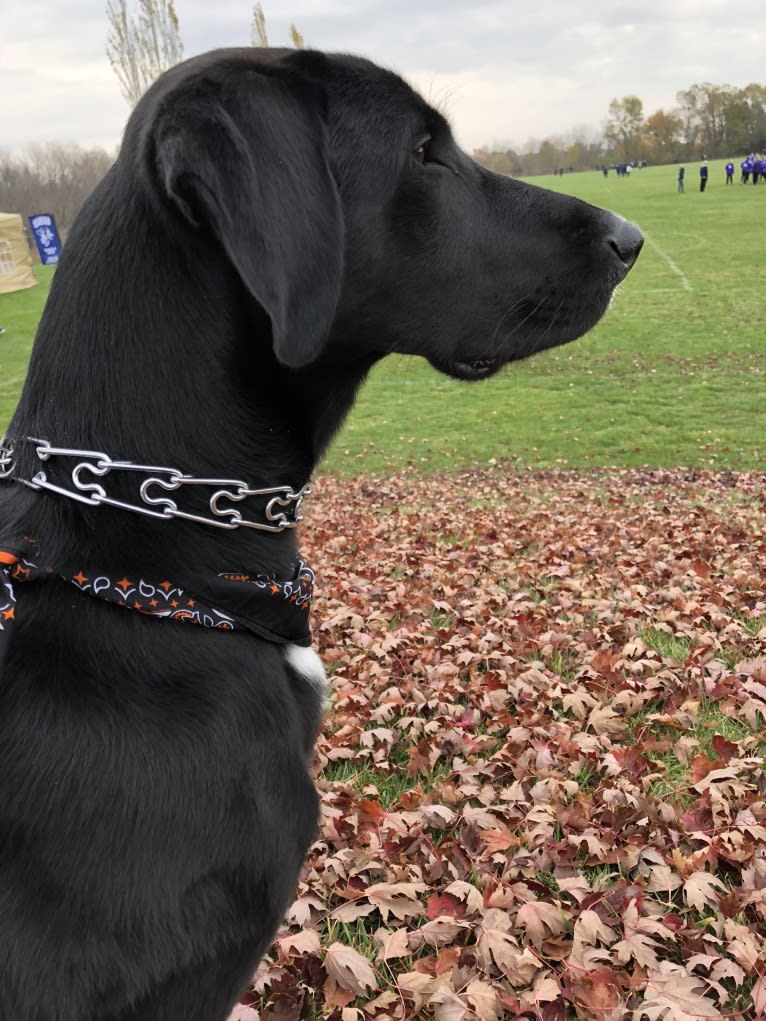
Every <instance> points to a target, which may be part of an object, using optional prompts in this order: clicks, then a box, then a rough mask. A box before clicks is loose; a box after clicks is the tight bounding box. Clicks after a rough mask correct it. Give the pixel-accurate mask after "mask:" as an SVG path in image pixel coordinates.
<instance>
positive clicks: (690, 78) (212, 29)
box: [0, 0, 766, 149]
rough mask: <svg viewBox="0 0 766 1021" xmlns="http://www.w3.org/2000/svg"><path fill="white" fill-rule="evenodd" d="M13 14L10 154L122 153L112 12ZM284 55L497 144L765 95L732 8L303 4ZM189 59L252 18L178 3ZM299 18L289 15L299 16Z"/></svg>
mask: <svg viewBox="0 0 766 1021" xmlns="http://www.w3.org/2000/svg"><path fill="white" fill-rule="evenodd" d="M10 4H11V9H10V11H9V12H8V13H7V14H6V13H4V15H3V42H2V48H1V49H0V89H1V90H2V95H4V96H6V97H8V96H13V97H14V99H13V101H12V102H11V103H8V102H7V101H6V102H5V103H4V104H3V106H4V109H3V112H2V114H0V145H1V144H8V145H11V146H19V145H22V144H24V143H25V142H29V141H47V140H49V139H52V140H55V139H67V140H77V141H80V142H83V143H93V142H100V143H102V144H110V145H111V144H115V143H116V142H117V141H118V140H119V136H120V133H121V130H122V126H123V124H124V122H125V118H126V116H127V112H128V110H127V106H126V104H125V103H124V101H123V100H122V98H121V96H120V92H119V88H118V86H117V81H116V79H115V77H114V74H113V72H112V70H111V68H110V66H109V63H108V61H107V59H106V55H105V41H106V35H107V30H108V25H107V19H106V14H105V11H104V6H105V4H104V0H73V2H68V3H66V4H62V3H60V2H56V0H30V2H29V3H22V2H21V0H10ZM264 7H265V10H266V18H267V27H268V31H269V37H270V41H271V42H272V44H274V45H289V26H290V23H291V22H294V23H295V24H296V25H297V26H298V28H299V30H300V31H301V33H302V34H303V36H304V37H305V39H306V42H307V44H308V45H314V46H316V47H317V48H320V49H327V50H341V51H346V52H355V53H360V54H362V55H364V56H368V57H370V58H371V59H372V60H375V61H377V62H378V63H381V64H383V65H385V66H387V67H391V68H392V69H394V70H397V71H399V72H400V73H402V74H403V75H404V76H405V77H407V78H408V80H410V81H412V82H414V83H415V84H416V85H417V86H418V87H419V88H420V89H421V90H422V91H423V92H424V94H426V96H428V97H430V98H433V99H436V100H437V101H438V102H440V103H441V104H442V105H444V106H446V109H447V111H448V114H449V116H450V118H451V120H452V122H453V124H454V126H455V130H456V134H457V136H458V138H459V140H460V141H461V142H462V144H463V145H465V146H466V147H467V148H469V149H470V148H474V147H477V146H479V145H482V144H490V143H492V142H494V141H497V142H499V143H503V142H508V141H514V142H516V143H517V144H521V143H523V142H524V141H525V140H526V139H527V138H528V137H530V136H533V137H536V138H544V137H545V136H546V135H549V134H564V133H566V132H567V131H568V129H570V128H572V127H574V126H575V125H582V124H588V125H590V126H591V127H592V128H593V130H594V131H596V132H597V131H598V129H599V127H600V126H601V125H602V123H603V122H604V120H605V119H606V116H607V112H608V107H609V102H610V100H611V99H613V98H615V97H617V98H619V97H622V96H625V95H631V94H634V95H638V96H640V97H641V99H642V100H643V101H644V110H645V112H646V113H652V112H653V111H654V110H656V109H658V108H659V107H664V108H665V109H669V108H670V107H672V106H673V105H674V103H675V97H676V93H677V92H678V91H679V90H681V89H686V88H688V87H689V86H690V85H692V84H694V83H695V82H699V81H712V82H715V83H717V84H732V85H737V86H744V85H746V84H748V83H749V82H752V81H763V80H764V77H766V76H765V75H764V64H763V54H764V52H766V31H764V30H763V29H762V28H761V27H759V23H758V22H757V19H756V18H755V17H754V15H753V8H752V5H744V6H742V5H740V6H736V5H733V4H732V3H731V2H730V0H706V2H705V3H704V4H700V3H699V2H698V0H676V2H675V3H673V4H667V3H665V0H662V2H660V0H645V2H642V3H638V2H637V0H610V2H602V3H600V4H597V3H594V2H593V0H587V2H586V0H547V2H545V3H538V4H523V5H522V4H509V3H508V2H507V0H479V2H477V3H473V4H471V5H466V4H465V3H464V2H462V0H461V2H460V3H458V2H456V0H418V2H417V3H413V0H323V2H320V0H292V2H291V3H290V4H289V5H286V4H281V5H280V7H279V10H276V5H275V4H272V3H270V2H268V0H267V2H266V3H265V4H264ZM176 9H177V12H178V15H179V18H180V21H181V28H182V35H183V38H184V42H185V47H186V48H185V52H186V55H187V56H191V55H193V54H194V53H198V52H201V51H203V50H205V49H211V48H214V47H217V46H234V45H236V46H241V45H247V44H248V43H249V41H250V22H251V18H252V5H250V4H249V3H242V2H241V0H220V2H217V3H216V4H215V5H213V6H211V5H207V4H205V5H202V4H193V3H191V2H190V0H176ZM285 10H287V12H288V13H286V14H284V13H282V12H284V11H285Z"/></svg>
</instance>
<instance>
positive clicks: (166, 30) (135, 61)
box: [106, 0, 184, 106]
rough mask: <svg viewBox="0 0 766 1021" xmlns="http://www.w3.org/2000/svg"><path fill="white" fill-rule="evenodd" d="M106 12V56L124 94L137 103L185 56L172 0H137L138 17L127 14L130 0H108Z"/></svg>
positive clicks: (131, 102) (129, 100) (132, 103)
mask: <svg viewBox="0 0 766 1021" xmlns="http://www.w3.org/2000/svg"><path fill="white" fill-rule="evenodd" d="M106 14H107V18H108V19H109V35H108V36H107V41H106V55H107V57H108V58H109V63H110V64H111V65H112V68H113V70H114V73H115V74H116V75H117V80H118V81H119V83H120V88H121V90H122V94H123V96H124V97H125V99H126V100H127V101H128V103H129V104H130V105H131V106H135V105H136V103H137V102H138V101H139V99H140V98H141V96H142V95H143V94H144V92H146V90H147V88H148V87H149V86H150V85H151V84H152V82H153V81H154V80H155V79H156V78H158V77H159V76H160V75H161V74H162V72H163V71H167V69H168V68H169V67H173V65H174V64H177V63H178V62H179V61H180V60H181V59H182V58H183V54H184V45H183V42H182V41H181V34H180V31H179V26H178V17H177V15H176V12H175V8H174V7H173V0H138V17H135V16H133V15H130V14H128V10H127V0H107V5H106Z"/></svg>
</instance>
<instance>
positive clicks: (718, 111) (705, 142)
mask: <svg viewBox="0 0 766 1021" xmlns="http://www.w3.org/2000/svg"><path fill="white" fill-rule="evenodd" d="M736 91H737V90H736V89H733V88H732V87H731V85H712V84H711V83H710V82H703V83H702V84H700V85H692V86H691V88H689V89H684V90H683V91H682V92H679V93H678V96H677V99H678V105H679V106H680V107H681V109H682V110H683V111H684V112H685V114H686V119H687V121H688V122H689V123H691V124H693V125H695V127H696V128H697V132H696V137H697V139H698V141H699V143H700V149H701V150H702V152H704V154H705V155H706V156H721V155H722V154H723V152H724V148H725V146H724V138H725V137H726V117H727V110H728V108H729V106H730V105H731V104H732V102H733V101H734V100H735V99H736Z"/></svg>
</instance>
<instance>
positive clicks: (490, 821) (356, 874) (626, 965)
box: [237, 465, 766, 1021]
mask: <svg viewBox="0 0 766 1021" xmlns="http://www.w3.org/2000/svg"><path fill="white" fill-rule="evenodd" d="M764 483H766V478H765V477H764V476H763V475H760V474H756V473H751V474H739V475H735V474H732V473H725V472H723V473H712V472H709V473H706V472H699V473H689V472H684V471H681V470H677V471H638V470H619V471H618V470H613V471H609V472H602V473H596V472H594V473H588V474H577V473H573V472H546V473H537V474H531V473H530V474H529V475H523V474H518V473H514V472H513V471H510V470H506V469H505V468H504V467H503V466H501V465H497V466H495V467H493V468H490V469H488V470H486V471H476V472H472V473H464V474H455V475H449V476H443V477H430V478H419V477H417V476H416V475H415V474H414V473H403V474H401V475H399V476H397V477H395V478H393V479H391V478H388V479H373V478H369V477H368V478H364V477H360V478H358V479H357V480H355V481H348V480H343V481H339V480H334V479H330V478H325V479H320V480H319V481H318V482H317V484H316V486H315V496H314V497H313V498H312V500H313V504H312V506H311V508H310V510H309V513H308V515H307V518H308V520H307V522H306V526H305V528H304V534H303V549H304V552H305V554H306V556H307V559H308V560H309V562H310V563H311V564H312V566H313V567H314V568H315V569H316V571H317V576H318V581H319V598H318V600H317V603H316V606H315V616H314V624H315V638H316V642H317V645H318V648H319V651H320V652H321V654H322V657H323V659H324V661H325V663H326V664H327V665H328V668H329V669H330V671H331V674H332V684H333V694H332V708H331V710H330V712H329V714H328V717H327V720H326V722H325V727H324V732H323V735H322V737H321V738H320V741H319V744H318V785H319V790H320V794H321V801H322V817H321V825H320V833H319V835H318V839H317V842H316V843H315V845H314V846H313V848H312V851H311V855H310V859H309V861H308V864H307V866H306V869H305V871H304V874H303V876H302V879H301V882H300V884H299V888H298V891H297V893H296V900H295V902H294V903H293V905H292V907H291V908H290V911H289V915H288V919H287V922H286V928H285V929H284V930H283V932H282V933H281V934H280V936H279V938H278V939H277V941H276V943H275V946H274V948H273V950H272V952H271V954H270V956H269V957H268V958H267V959H266V961H265V962H264V963H263V965H262V966H261V968H260V970H259V973H258V975H257V976H256V980H255V983H254V986H253V990H252V991H251V994H250V995H249V997H246V998H245V1001H244V1002H243V1004H242V1005H241V1006H240V1007H239V1008H238V1011H239V1014H238V1015H237V1016H238V1017H241V1018H242V1019H245V1018H252V1019H254V1018H256V1017H258V1016H259V1015H260V1018H261V1021H294V1019H298V1018H327V1019H330V1021H393V1019H404V1018H415V1017H420V1018H424V1019H430V1018H434V1019H436V1021H463V1019H477V1018H478V1019H482V1021H495V1019H500V1018H513V1017H517V1018H541V1019H544V1021H564V1019H567V1018H581V1019H586V1021H587V1019H591V1018H593V1019H598V1021H618V1019H620V1021H622V1019H634V1021H655V1019H685V1021H691V1019H699V1018H724V1017H725V1018H732V1019H748V1021H752V1019H757V1018H766V807H764V793H765V792H766V768H765V762H766V594H764V576H765V574H766V500H765V499H764V494H765V493H766V488H765V487H764Z"/></svg>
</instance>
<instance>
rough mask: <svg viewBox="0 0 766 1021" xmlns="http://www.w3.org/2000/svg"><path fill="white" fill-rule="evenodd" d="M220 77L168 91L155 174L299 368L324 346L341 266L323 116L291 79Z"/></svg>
mask: <svg viewBox="0 0 766 1021" xmlns="http://www.w3.org/2000/svg"><path fill="white" fill-rule="evenodd" d="M225 84H226V87H225V88H224V87H222V86H221V83H220V82H219V83H217V87H215V88H214V90H213V89H209V88H203V87H200V86H199V84H198V83H193V84H192V87H187V88H186V89H178V90H177V92H176V94H175V95H174V96H171V97H167V98H168V102H166V103H165V104H164V109H163V112H162V113H161V114H160V115H159V117H158V119H157V123H156V125H155V131H154V139H155V156H156V161H157V167H158V170H159V174H160V179H161V184H162V187H163V188H164V190H165V193H166V195H167V196H168V197H169V198H170V199H171V200H172V201H173V202H175V203H176V204H177V206H178V208H179V209H180V210H181V212H182V214H183V215H184V216H185V217H186V219H188V220H189V221H190V222H191V223H192V224H193V225H194V226H198V227H201V226H204V227H206V228H207V229H209V230H210V231H212V233H213V234H214V236H215V237H216V238H217V240H218V242H219V243H220V245H221V247H222V248H223V250H224V252H225V253H226V255H227V256H228V258H229V260H230V261H231V263H232V265H233V266H234V267H235V268H236V270H237V272H238V273H239V276H240V277H241V279H242V281H243V282H244V284H245V286H246V287H247V288H248V290H249V291H250V293H251V294H252V295H253V296H254V297H255V298H256V300H257V301H258V302H259V303H260V305H262V307H263V308H264V309H265V311H266V312H267V313H268V315H269V318H270V319H271V326H272V337H273V344H274V352H275V354H276V356H277V358H278V359H279V361H280V362H282V363H283V364H284V365H287V366H290V367H292V368H298V367H300V366H304V365H308V364H309V363H310V362H312V361H313V360H314V359H315V358H316V357H317V355H318V354H319V352H320V350H321V348H322V343H323V341H324V339H325V337H326V336H327V333H328V331H329V329H330V326H331V324H332V320H333V317H334V314H335V310H336V306H337V303H338V296H339V293H340V287H341V278H342V273H343V247H344V230H343V218H342V210H341V203H340V197H339V194H338V189H337V186H336V184H335V181H334V179H333V176H332V173H331V170H330V166H329V161H328V153H327V142H326V128H325V124H324V120H323V118H322V114H321V110H320V106H319V103H318V101H317V99H316V96H315V95H314V94H313V92H312V89H311V87H310V86H301V85H297V86H296V83H295V82H294V81H291V80H290V79H289V78H282V77H279V76H271V75H270V76H268V77H267V76H265V75H263V74H259V73H257V72H256V71H254V70H253V71H248V72H244V71H243V70H239V71H238V73H237V74H236V80H235V81H232V82H227V83H225ZM211 91H214V94H213V95H210V92H211Z"/></svg>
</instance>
